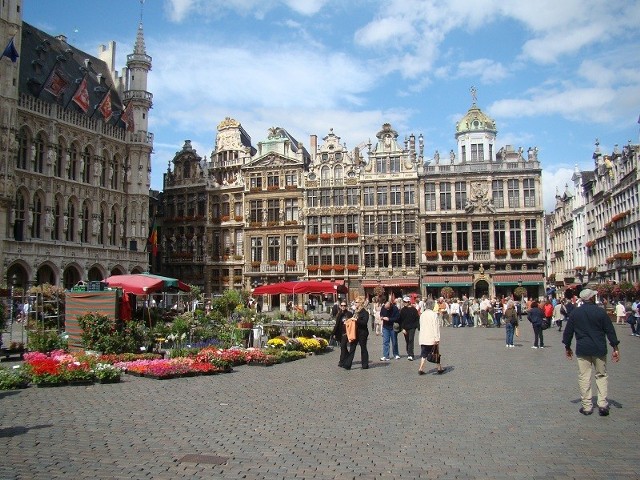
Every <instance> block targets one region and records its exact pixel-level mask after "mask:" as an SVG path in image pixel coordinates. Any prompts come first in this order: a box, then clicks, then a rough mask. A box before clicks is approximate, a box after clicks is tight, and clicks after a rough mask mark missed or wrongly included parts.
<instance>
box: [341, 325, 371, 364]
mask: <svg viewBox="0 0 640 480" xmlns="http://www.w3.org/2000/svg"><path fill="white" fill-rule="evenodd" d="M346 337H347V336H346V335H345V338H346ZM368 338H369V330H358V338H357V339H356V341H355V342H351V343H350V344H349V354H348V355H347V357H346V358H345V359H344V363H343V364H342V366H343V367H344V368H346V369H347V370H349V369H350V368H351V364H352V363H353V357H355V356H356V347H357V346H358V345H360V360H361V362H360V363H361V364H362V368H369V351H368V350H367V339H368Z"/></svg>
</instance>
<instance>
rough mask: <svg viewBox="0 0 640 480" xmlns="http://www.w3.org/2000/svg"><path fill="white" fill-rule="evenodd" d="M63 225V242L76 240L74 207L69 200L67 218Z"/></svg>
mask: <svg viewBox="0 0 640 480" xmlns="http://www.w3.org/2000/svg"><path fill="white" fill-rule="evenodd" d="M64 223H65V225H64V228H65V229H66V232H65V240H66V241H67V242H73V241H74V240H75V238H76V234H75V232H76V207H75V205H74V204H73V202H72V201H71V200H69V203H68V204H67V218H66V220H65V222H64Z"/></svg>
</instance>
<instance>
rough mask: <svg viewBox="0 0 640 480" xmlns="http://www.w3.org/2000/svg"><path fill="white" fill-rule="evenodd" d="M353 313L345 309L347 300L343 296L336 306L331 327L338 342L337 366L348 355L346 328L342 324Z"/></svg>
mask: <svg viewBox="0 0 640 480" xmlns="http://www.w3.org/2000/svg"><path fill="white" fill-rule="evenodd" d="M352 315H353V314H352V313H351V312H350V311H349V310H347V301H346V300H345V299H344V298H343V299H342V300H341V301H340V305H339V306H338V313H337V314H336V324H335V326H334V327H333V337H334V338H335V340H336V341H337V342H338V343H339V344H340V360H339V361H338V366H339V367H343V366H344V360H345V359H346V358H347V356H348V355H349V340H348V339H347V330H346V328H345V326H344V322H346V321H347V319H348V318H351V316H352Z"/></svg>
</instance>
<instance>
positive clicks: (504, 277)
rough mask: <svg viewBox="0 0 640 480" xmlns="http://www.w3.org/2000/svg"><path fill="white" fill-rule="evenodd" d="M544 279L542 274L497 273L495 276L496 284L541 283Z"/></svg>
mask: <svg viewBox="0 0 640 480" xmlns="http://www.w3.org/2000/svg"><path fill="white" fill-rule="evenodd" d="M542 279H544V275H543V274H541V273H496V274H495V275H494V276H493V281H494V282H513V283H518V281H520V280H522V281H523V282H539V281H541V280H542Z"/></svg>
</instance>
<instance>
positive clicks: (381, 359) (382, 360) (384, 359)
mask: <svg viewBox="0 0 640 480" xmlns="http://www.w3.org/2000/svg"><path fill="white" fill-rule="evenodd" d="M380 361H381V362H388V361H389V359H388V358H387V357H380Z"/></svg>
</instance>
